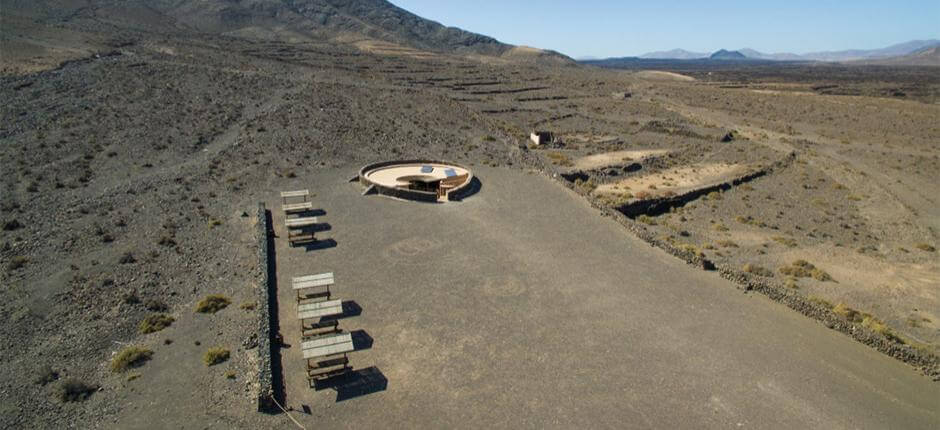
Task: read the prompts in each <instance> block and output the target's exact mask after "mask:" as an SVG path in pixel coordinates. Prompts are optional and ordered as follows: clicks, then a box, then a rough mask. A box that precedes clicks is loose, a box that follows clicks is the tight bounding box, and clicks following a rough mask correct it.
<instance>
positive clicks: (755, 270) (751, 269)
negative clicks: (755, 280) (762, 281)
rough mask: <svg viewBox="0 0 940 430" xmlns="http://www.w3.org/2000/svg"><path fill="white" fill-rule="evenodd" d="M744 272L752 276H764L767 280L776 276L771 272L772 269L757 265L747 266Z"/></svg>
mask: <svg viewBox="0 0 940 430" xmlns="http://www.w3.org/2000/svg"><path fill="white" fill-rule="evenodd" d="M744 271H745V272H747V273H750V274H754V275H757V276H763V277H767V278H772V277H773V276H774V272H772V271H770V269H767V268H764V267H761V266H758V265H756V264H745V265H744Z"/></svg>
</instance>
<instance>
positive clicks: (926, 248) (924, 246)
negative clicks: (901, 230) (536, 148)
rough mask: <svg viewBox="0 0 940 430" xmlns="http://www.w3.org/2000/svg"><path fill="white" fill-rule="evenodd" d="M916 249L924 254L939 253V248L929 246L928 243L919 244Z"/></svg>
mask: <svg viewBox="0 0 940 430" xmlns="http://www.w3.org/2000/svg"><path fill="white" fill-rule="evenodd" d="M914 247H915V248H917V249H919V250H921V251H924V252H936V251H937V248H934V247H933V246H932V245H930V244H927V243H918V244H917V245H914Z"/></svg>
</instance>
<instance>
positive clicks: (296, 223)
mask: <svg viewBox="0 0 940 430" xmlns="http://www.w3.org/2000/svg"><path fill="white" fill-rule="evenodd" d="M284 224H285V225H286V226H287V240H288V241H289V242H290V245H291V246H294V245H295V244H298V243H303V242H313V241H315V240H316V235H315V234H314V232H313V231H311V230H310V227H313V226H315V225H317V224H318V221H317V217H304V218H288V219H285V220H284Z"/></svg>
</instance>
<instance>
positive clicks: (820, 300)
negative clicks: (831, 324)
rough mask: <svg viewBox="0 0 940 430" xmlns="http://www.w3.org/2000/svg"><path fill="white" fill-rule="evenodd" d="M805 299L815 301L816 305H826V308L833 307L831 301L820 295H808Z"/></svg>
mask: <svg viewBox="0 0 940 430" xmlns="http://www.w3.org/2000/svg"><path fill="white" fill-rule="evenodd" d="M807 299H809V301H810V302H812V303H816V304H817V305H821V306H824V307H826V308H827V309H832V308H833V306H832V303H831V302H829V301H828V300H826V299H824V298H822V297H819V296H809V297H807Z"/></svg>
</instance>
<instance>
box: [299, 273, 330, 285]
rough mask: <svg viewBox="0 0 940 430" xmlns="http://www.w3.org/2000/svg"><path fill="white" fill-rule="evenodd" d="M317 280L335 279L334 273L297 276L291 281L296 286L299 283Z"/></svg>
mask: <svg viewBox="0 0 940 430" xmlns="http://www.w3.org/2000/svg"><path fill="white" fill-rule="evenodd" d="M317 279H333V272H325V273H318V274H316V275H306V276H295V277H293V278H291V281H292V282H293V283H295V284H296V283H298V282H304V281H314V280H317Z"/></svg>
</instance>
